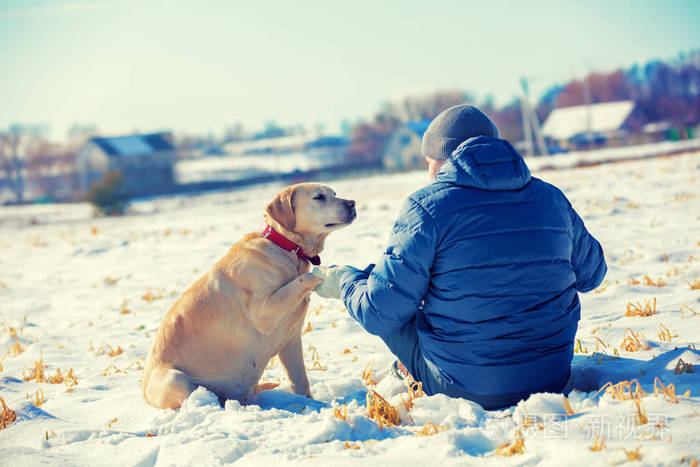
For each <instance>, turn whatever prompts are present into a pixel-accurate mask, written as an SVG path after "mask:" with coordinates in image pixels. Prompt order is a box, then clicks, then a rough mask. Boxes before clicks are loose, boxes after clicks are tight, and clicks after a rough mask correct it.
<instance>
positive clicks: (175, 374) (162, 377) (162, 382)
mask: <svg viewBox="0 0 700 467" xmlns="http://www.w3.org/2000/svg"><path fill="white" fill-rule="evenodd" d="M196 388H197V386H196V385H195V384H193V383H192V381H191V380H190V378H189V376H187V373H185V372H184V371H181V370H176V369H175V368H168V367H157V368H154V369H153V370H152V371H151V374H150V375H149V377H148V380H147V381H145V384H144V386H143V395H144V397H145V398H146V400H147V401H148V403H150V404H151V405H152V406H154V407H157V408H159V409H177V408H179V407H180V406H181V405H182V401H184V400H185V399H186V398H187V396H189V395H190V394H191V393H192V391H194V390H195V389H196Z"/></svg>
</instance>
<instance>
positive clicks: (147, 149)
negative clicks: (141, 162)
mask: <svg viewBox="0 0 700 467" xmlns="http://www.w3.org/2000/svg"><path fill="white" fill-rule="evenodd" d="M90 141H91V142H92V143H94V144H95V145H97V146H98V147H99V148H100V149H102V150H103V151H104V152H105V154H107V155H109V156H143V155H147V154H153V153H155V152H158V151H172V150H174V149H175V147H174V146H173V144H172V143H171V142H170V140H169V135H168V133H151V134H147V135H127V136H115V137H111V138H100V137H96V138H90Z"/></svg>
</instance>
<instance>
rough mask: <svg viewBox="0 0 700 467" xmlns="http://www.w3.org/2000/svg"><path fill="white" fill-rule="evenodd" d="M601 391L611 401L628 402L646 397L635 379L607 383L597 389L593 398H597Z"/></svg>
mask: <svg viewBox="0 0 700 467" xmlns="http://www.w3.org/2000/svg"><path fill="white" fill-rule="evenodd" d="M635 385H636V387H635ZM602 391H605V394H608V395H609V396H611V397H612V398H613V399H615V400H618V401H629V400H632V399H638V398H640V397H644V396H646V395H647V393H646V392H644V390H643V389H642V385H641V384H639V381H638V380H636V379H633V380H632V381H620V382H619V383H617V384H613V383H612V382H610V381H608V382H607V383H605V384H604V385H603V386H602V387H601V388H600V389H598V392H596V393H595V395H594V396H593V397H595V396H597V395H598V394H600V393H601V392H602Z"/></svg>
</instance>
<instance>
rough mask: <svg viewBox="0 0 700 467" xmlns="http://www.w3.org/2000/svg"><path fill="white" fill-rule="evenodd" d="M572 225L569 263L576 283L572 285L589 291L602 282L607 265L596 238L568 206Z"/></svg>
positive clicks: (582, 290)
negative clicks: (571, 247)
mask: <svg viewBox="0 0 700 467" xmlns="http://www.w3.org/2000/svg"><path fill="white" fill-rule="evenodd" d="M569 211H570V213H571V223H572V227H573V249H572V252H571V264H573V266H574V273H575V274H576V283H575V284H574V287H576V290H578V291H579V292H589V291H591V290H593V289H595V288H596V287H598V286H599V285H600V283H601V282H603V278H604V277H605V273H606V272H607V271H608V266H607V265H606V264H605V257H604V256H603V248H602V247H601V246H600V243H598V240H596V239H595V238H593V236H592V235H591V234H590V233H589V232H588V230H586V226H585V225H584V224H583V220H581V217H579V215H578V214H577V213H576V211H574V208H573V207H569Z"/></svg>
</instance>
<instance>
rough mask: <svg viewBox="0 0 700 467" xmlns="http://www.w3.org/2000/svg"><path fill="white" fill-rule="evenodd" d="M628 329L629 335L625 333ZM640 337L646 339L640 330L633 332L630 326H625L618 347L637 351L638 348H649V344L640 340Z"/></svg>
mask: <svg viewBox="0 0 700 467" xmlns="http://www.w3.org/2000/svg"><path fill="white" fill-rule="evenodd" d="M628 331H629V335H627V332H628ZM640 338H643V339H644V340H646V338H645V337H644V335H643V334H642V333H641V332H637V333H635V332H634V331H632V330H631V329H630V328H627V329H626V330H625V337H624V339H623V340H622V343H621V344H620V348H621V349H624V350H626V351H628V352H637V351H639V350H649V349H651V347H649V344H647V343H646V342H642V341H641V340H640Z"/></svg>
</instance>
